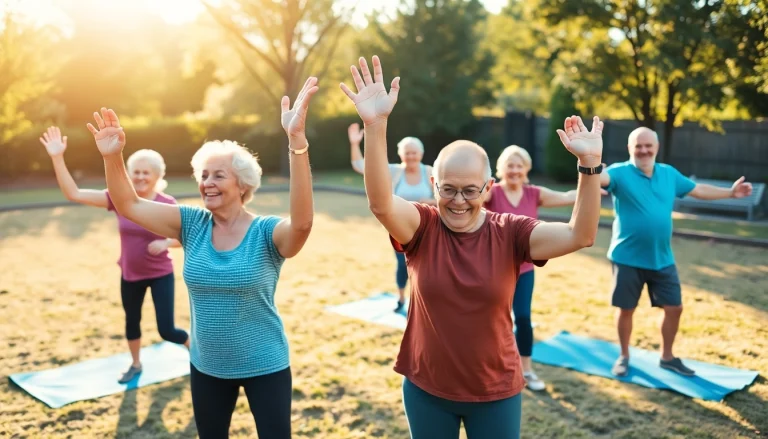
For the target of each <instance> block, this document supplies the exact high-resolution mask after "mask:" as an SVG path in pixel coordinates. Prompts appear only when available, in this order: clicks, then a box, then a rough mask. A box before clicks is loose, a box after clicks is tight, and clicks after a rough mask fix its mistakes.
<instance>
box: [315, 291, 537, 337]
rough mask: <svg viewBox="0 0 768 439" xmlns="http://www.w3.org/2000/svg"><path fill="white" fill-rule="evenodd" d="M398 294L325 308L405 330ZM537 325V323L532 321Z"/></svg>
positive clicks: (405, 308)
mask: <svg viewBox="0 0 768 439" xmlns="http://www.w3.org/2000/svg"><path fill="white" fill-rule="evenodd" d="M395 306H397V296H396V295H394V294H392V293H381V294H376V295H374V296H371V297H367V298H365V299H362V300H356V301H354V302H349V303H344V304H341V305H332V306H328V307H326V308H325V309H326V310H328V311H331V312H335V313H337V314H341V315H343V316H347V317H352V318H355V319H359V320H364V321H366V322H371V323H376V324H379V325H384V326H389V327H392V328H397V329H400V330H405V324H406V316H407V314H408V301H407V300H406V302H405V306H404V307H403V309H402V310H401V311H400V312H397V313H396V312H395ZM531 326H532V327H534V328H535V327H536V323H531Z"/></svg>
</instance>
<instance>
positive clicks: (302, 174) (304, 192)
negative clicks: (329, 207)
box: [289, 139, 314, 231]
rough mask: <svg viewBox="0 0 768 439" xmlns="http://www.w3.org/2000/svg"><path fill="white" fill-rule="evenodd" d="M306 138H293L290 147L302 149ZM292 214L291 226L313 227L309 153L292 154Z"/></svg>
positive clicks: (305, 228) (306, 229) (308, 228)
mask: <svg viewBox="0 0 768 439" xmlns="http://www.w3.org/2000/svg"><path fill="white" fill-rule="evenodd" d="M305 146H307V140H306V139H291V140H290V142H289V148H291V149H302V148H304V147H305ZM289 155H290V162H291V177H290V178H291V180H290V198H289V200H290V216H291V228H294V229H297V230H301V231H309V230H310V229H311V228H312V220H313V216H314V204H313V199H312V172H311V170H310V167H309V153H305V154H299V155H296V154H291V153H289Z"/></svg>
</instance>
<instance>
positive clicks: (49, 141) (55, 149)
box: [40, 127, 67, 157]
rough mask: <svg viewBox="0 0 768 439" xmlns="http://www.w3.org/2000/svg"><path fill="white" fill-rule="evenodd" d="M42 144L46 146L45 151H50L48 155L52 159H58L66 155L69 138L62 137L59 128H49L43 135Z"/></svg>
mask: <svg viewBox="0 0 768 439" xmlns="http://www.w3.org/2000/svg"><path fill="white" fill-rule="evenodd" d="M40 143H42V144H43V146H45V150H46V151H48V155H49V156H51V157H57V156H60V155H63V154H64V151H65V150H66V149H67V136H64V137H63V138H62V137H61V130H60V129H59V127H49V128H48V130H47V131H46V132H44V133H43V137H41V138H40Z"/></svg>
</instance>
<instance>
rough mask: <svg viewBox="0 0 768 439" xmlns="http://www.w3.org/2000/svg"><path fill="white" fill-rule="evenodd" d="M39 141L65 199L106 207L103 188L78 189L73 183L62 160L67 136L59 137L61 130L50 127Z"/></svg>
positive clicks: (73, 180)
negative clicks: (47, 156)
mask: <svg viewBox="0 0 768 439" xmlns="http://www.w3.org/2000/svg"><path fill="white" fill-rule="evenodd" d="M40 143H42V144H43V146H45V150H46V151H47V152H48V155H49V156H51V162H52V163H53V171H54V172H55V173H56V181H57V182H58V183H59V189H61V192H62V193H63V194H64V196H65V197H66V198H67V200H69V201H72V202H75V203H80V204H86V205H88V206H95V207H102V208H104V209H106V208H107V207H108V204H109V203H108V202H107V194H106V193H105V192H104V191H103V190H93V189H80V188H79V187H77V183H75V179H73V178H72V175H71V174H70V173H69V169H67V164H66V163H65V162H64V151H66V149H67V136H64V137H63V138H62V137H61V130H59V128H58V127H50V128H48V130H47V131H46V132H44V133H43V137H41V138H40Z"/></svg>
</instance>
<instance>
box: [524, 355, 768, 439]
mask: <svg viewBox="0 0 768 439" xmlns="http://www.w3.org/2000/svg"><path fill="white" fill-rule="evenodd" d="M537 368H538V369H540V373H539V375H540V376H542V377H543V378H544V379H545V380H547V381H548V384H549V387H551V389H552V390H551V391H547V392H529V391H526V393H525V396H524V398H523V401H524V407H523V410H524V411H523V419H524V426H525V427H524V432H523V437H531V438H533V437H569V438H571V437H585V438H586V437H611V438H638V439H639V438H650V437H673V436H674V437H678V436H679V437H724V436H712V434H711V433H712V431H717V432H718V433H719V434H722V433H723V432H724V430H726V431H728V432H729V433H730V435H729V436H728V437H736V436H737V435H738V437H745V436H746V437H758V436H757V435H759V431H760V425H761V424H763V425H765V422H766V417H767V416H768V415H766V414H765V413H761V410H760V407H761V406H760V404H764V401H762V400H761V399H760V398H759V397H758V396H757V395H755V394H752V393H748V392H746V391H741V392H736V393H734V394H732V395H731V396H729V397H728V398H727V399H726V401H728V402H726V403H725V404H726V405H729V406H730V407H731V408H733V409H734V410H736V411H738V412H739V413H740V414H741V415H742V416H743V417H744V418H745V419H747V420H748V422H749V423H750V424H752V425H753V426H755V429H754V430H753V429H751V428H748V427H745V426H744V425H742V424H740V423H738V422H736V421H734V420H733V419H731V418H729V417H728V416H727V415H726V414H725V413H723V412H721V411H718V410H715V409H714V408H711V407H707V406H705V405H703V404H701V402H700V401H697V400H693V399H691V398H689V397H687V396H684V395H681V394H678V393H676V392H672V391H668V390H659V389H648V388H644V387H641V386H636V385H633V384H624V383H620V382H618V381H614V380H609V379H607V378H601V377H595V376H590V375H585V374H582V373H580V372H575V371H571V370H567V369H561V368H556V367H551V366H543V365H539V366H537ZM731 400H733V401H738V402H737V403H736V404H734V405H731V404H730V401H731ZM763 407H764V406H763ZM749 411H753V413H752V414H751V415H749V414H746V415H745V412H749ZM763 412H764V410H763ZM692 415H693V416H694V417H695V420H694V419H692Z"/></svg>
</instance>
